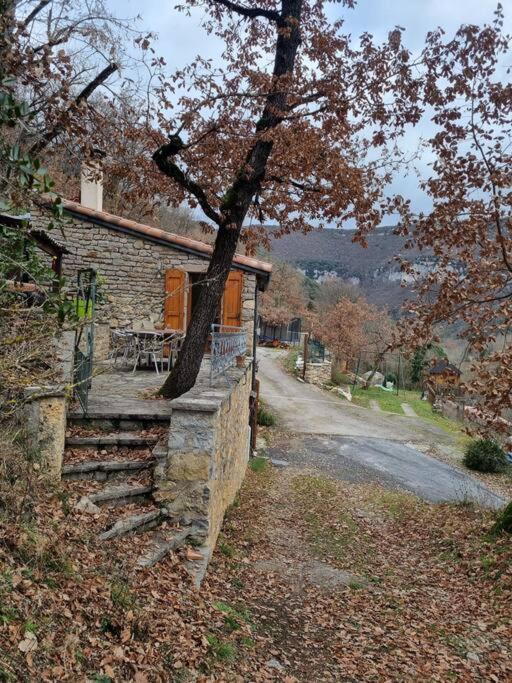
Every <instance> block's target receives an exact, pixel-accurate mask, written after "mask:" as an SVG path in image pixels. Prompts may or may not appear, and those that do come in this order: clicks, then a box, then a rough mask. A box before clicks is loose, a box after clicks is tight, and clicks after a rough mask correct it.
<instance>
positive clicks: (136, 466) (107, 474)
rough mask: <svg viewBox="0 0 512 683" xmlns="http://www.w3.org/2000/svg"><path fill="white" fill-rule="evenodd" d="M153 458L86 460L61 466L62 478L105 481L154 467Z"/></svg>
mask: <svg viewBox="0 0 512 683" xmlns="http://www.w3.org/2000/svg"><path fill="white" fill-rule="evenodd" d="M155 464H156V463H155V460H154V459H153V458H150V459H147V460H86V461H84V462H76V463H72V464H70V465H64V466H63V467H62V478H63V479H68V480H81V479H93V480H95V481H107V480H109V479H114V478H119V477H122V476H131V475H133V474H137V472H142V471H143V470H150V469H152V468H154V467H155Z"/></svg>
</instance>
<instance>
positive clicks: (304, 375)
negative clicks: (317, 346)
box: [302, 332, 309, 381]
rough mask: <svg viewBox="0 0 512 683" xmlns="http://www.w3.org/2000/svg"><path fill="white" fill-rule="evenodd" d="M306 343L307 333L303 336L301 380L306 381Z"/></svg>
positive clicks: (307, 339)
mask: <svg viewBox="0 0 512 683" xmlns="http://www.w3.org/2000/svg"><path fill="white" fill-rule="evenodd" d="M308 341H309V332H306V334H305V335H304V364H303V366H302V379H303V380H304V381H306V363H307V362H308Z"/></svg>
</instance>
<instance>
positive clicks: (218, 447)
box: [155, 363, 251, 558]
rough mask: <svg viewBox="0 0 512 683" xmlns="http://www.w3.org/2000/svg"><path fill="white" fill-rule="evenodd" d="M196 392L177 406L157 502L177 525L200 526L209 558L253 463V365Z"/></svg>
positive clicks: (157, 478) (158, 479)
mask: <svg viewBox="0 0 512 683" xmlns="http://www.w3.org/2000/svg"><path fill="white" fill-rule="evenodd" d="M193 391H194V395H193V396H187V395H185V396H184V397H182V398H180V399H176V400H175V401H174V402H173V407H172V412H171V425H170V430H169V441H168V447H167V452H166V453H165V454H164V455H163V456H162V457H161V459H160V462H159V463H158V465H157V468H156V471H155V485H156V487H157V490H156V492H155V498H156V499H157V500H158V501H159V502H161V503H162V504H163V505H165V507H166V509H167V510H168V512H169V514H170V515H171V518H172V519H173V520H174V521H175V522H179V523H180V524H182V525H185V524H191V523H193V524H195V525H197V526H198V528H199V529H200V532H199V533H198V540H200V541H201V542H202V543H203V544H204V546H203V547H204V549H205V551H206V554H207V555H208V558H209V556H210V555H211V553H212V551H213V548H214V546H215V542H216V540H217V536H218V534H219V531H220V528H221V525H222V520H223V517H224V513H225V511H226V509H227V508H228V506H229V505H230V504H231V503H232V502H233V500H234V499H235V496H236V494H237V491H238V489H239V488H240V486H241V484H242V481H243V478H244V475H245V470H246V467H247V462H248V460H249V445H250V428H249V396H250V392H251V365H250V363H248V364H247V367H244V368H232V369H231V370H229V371H228V372H227V373H226V376H225V378H223V379H222V380H221V381H219V382H217V383H216V386H215V387H214V388H211V387H209V385H208V384H207V383H206V384H205V385H204V386H203V387H202V388H201V387H195V389H194V390H193Z"/></svg>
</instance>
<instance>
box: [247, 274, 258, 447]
mask: <svg viewBox="0 0 512 683" xmlns="http://www.w3.org/2000/svg"><path fill="white" fill-rule="evenodd" d="M257 323H258V283H257V282H256V287H255V289H254V319H253V328H254V329H253V334H252V381H251V399H250V401H251V402H250V406H251V409H250V417H249V421H250V425H251V443H250V449H249V457H252V456H253V454H254V452H255V450H256V436H257V433H258V398H259V396H258V394H259V386H258V385H259V381H258V380H257V379H256V344H257V341H258V333H257Z"/></svg>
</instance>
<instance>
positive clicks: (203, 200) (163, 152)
mask: <svg viewBox="0 0 512 683" xmlns="http://www.w3.org/2000/svg"><path fill="white" fill-rule="evenodd" d="M175 137H176V136H173V140H172V141H171V142H169V143H167V144H166V145H162V146H161V147H159V148H158V149H157V151H156V152H155V153H154V154H153V161H154V162H155V164H156V165H157V166H158V168H159V169H160V171H162V173H164V174H165V175H166V176H168V177H169V178H172V179H173V180H175V181H176V182H177V183H178V184H179V185H180V186H181V187H183V189H185V190H187V191H188V192H190V194H192V195H194V197H195V198H196V199H197V201H198V202H199V205H200V206H201V208H202V210H203V211H204V213H205V215H206V216H208V218H210V219H211V220H212V221H213V222H214V223H216V224H217V225H220V223H221V217H220V216H219V214H218V213H217V212H216V211H215V209H214V208H213V207H212V206H211V204H210V202H209V201H208V197H207V196H206V194H205V192H204V191H203V189H202V188H201V187H200V186H199V185H198V184H197V183H196V182H195V181H194V180H191V179H190V178H188V177H187V176H186V175H185V173H184V172H183V171H182V170H181V168H180V167H179V166H178V165H177V164H176V163H175V162H174V161H173V160H172V157H173V156H175V155H176V153H177V152H178V151H179V149H181V147H178V148H177V144H176V141H175V139H174V138H175Z"/></svg>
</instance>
